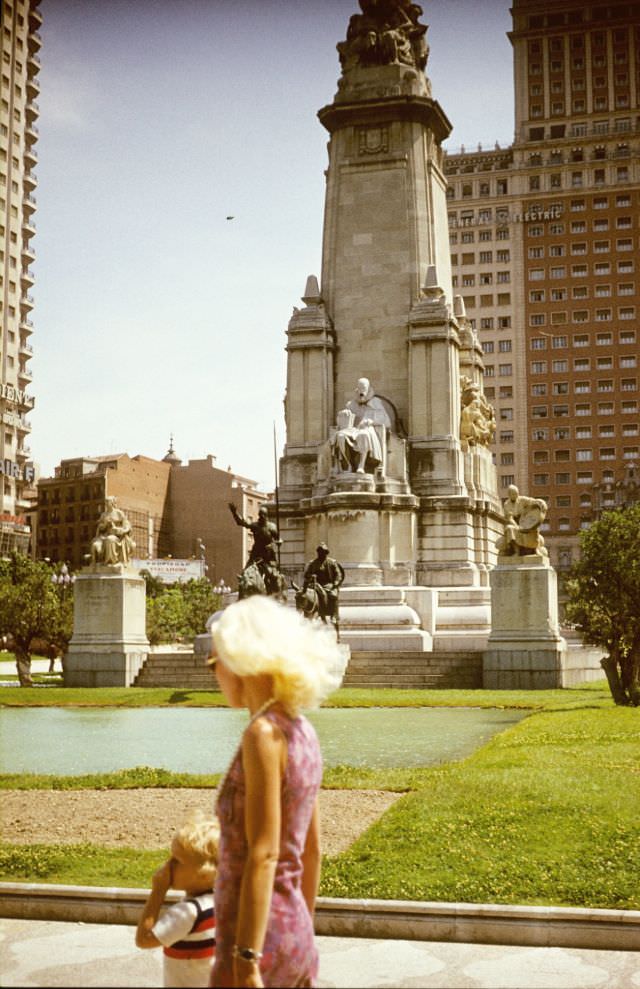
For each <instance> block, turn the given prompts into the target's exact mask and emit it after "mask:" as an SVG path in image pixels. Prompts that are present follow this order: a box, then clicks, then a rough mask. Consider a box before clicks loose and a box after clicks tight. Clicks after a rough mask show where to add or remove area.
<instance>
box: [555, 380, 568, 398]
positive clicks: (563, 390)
mask: <svg viewBox="0 0 640 989" xmlns="http://www.w3.org/2000/svg"><path fill="white" fill-rule="evenodd" d="M553 394H554V395H568V394H569V382H568V381H554V383H553Z"/></svg>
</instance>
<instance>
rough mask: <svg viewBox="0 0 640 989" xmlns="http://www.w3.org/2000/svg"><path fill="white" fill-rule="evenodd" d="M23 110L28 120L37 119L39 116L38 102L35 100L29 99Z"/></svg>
mask: <svg viewBox="0 0 640 989" xmlns="http://www.w3.org/2000/svg"><path fill="white" fill-rule="evenodd" d="M24 112H25V116H26V117H27V119H28V120H37V119H38V117H39V116H40V104H39V103H38V102H37V100H29V102H28V103H27V104H26V105H25V108H24Z"/></svg>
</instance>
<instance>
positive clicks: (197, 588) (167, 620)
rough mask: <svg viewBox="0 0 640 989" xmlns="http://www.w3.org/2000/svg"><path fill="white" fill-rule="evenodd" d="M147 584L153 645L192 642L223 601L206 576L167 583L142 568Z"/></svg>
mask: <svg viewBox="0 0 640 989" xmlns="http://www.w3.org/2000/svg"><path fill="white" fill-rule="evenodd" d="M142 575H143V577H144V579H145V581H146V584H147V638H148V639H149V642H150V643H151V645H158V644H159V643H161V642H184V641H191V640H192V639H193V638H194V637H195V636H196V635H199V634H200V633H201V632H204V631H205V630H206V621H207V618H208V617H209V615H210V614H211V613H212V612H214V611H215V610H216V609H217V608H218V607H219V603H220V598H219V595H217V594H216V593H215V592H214V590H213V588H212V586H211V584H210V583H209V581H208V580H206V579H205V578H201V579H200V580H189V581H186V582H185V583H183V584H171V585H168V584H163V583H162V581H159V580H157V578H154V577H152V576H151V574H149V573H148V571H144V570H143V571H142Z"/></svg>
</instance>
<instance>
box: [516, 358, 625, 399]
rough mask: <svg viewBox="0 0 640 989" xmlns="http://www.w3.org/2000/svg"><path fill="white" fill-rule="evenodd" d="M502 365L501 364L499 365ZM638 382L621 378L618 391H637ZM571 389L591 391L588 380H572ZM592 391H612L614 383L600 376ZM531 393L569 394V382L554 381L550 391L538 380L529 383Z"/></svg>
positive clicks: (584, 391) (582, 391) (536, 394)
mask: <svg viewBox="0 0 640 989" xmlns="http://www.w3.org/2000/svg"><path fill="white" fill-rule="evenodd" d="M501 366H502V365H501ZM637 390H638V382H637V379H636V378H623V379H622V380H621V382H620V391H637ZM573 391H574V394H576V395H586V394H588V393H589V392H590V391H591V382H590V381H574V382H573ZM594 391H599V392H613V391H614V384H613V380H612V379H611V378H602V379H601V380H599V381H597V382H596V385H595V388H594ZM531 394H532V395H533V396H534V397H541V396H543V395H547V394H551V395H568V394H569V382H568V381H554V382H553V384H552V385H551V391H550V392H549V391H548V385H547V383H546V381H540V382H538V383H537V384H535V385H531Z"/></svg>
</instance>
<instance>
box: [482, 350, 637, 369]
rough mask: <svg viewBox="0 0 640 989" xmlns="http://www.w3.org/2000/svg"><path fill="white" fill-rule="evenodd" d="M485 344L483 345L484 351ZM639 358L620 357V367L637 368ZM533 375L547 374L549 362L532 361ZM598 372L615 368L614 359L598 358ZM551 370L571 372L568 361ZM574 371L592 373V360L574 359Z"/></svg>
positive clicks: (554, 362)
mask: <svg viewBox="0 0 640 989" xmlns="http://www.w3.org/2000/svg"><path fill="white" fill-rule="evenodd" d="M484 348H485V344H483V345H482V349H483V350H484ZM491 350H492V351H493V343H491ZM637 363H638V358H637V357H636V356H635V354H634V355H631V356H629V357H619V358H618V366H619V367H620V368H630V367H637ZM529 367H530V370H531V373H532V374H547V372H548V370H549V367H548V363H547V361H531V364H530V365H529ZM595 367H596V370H598V371H608V370H611V369H612V368H613V357H598V358H597V360H596V362H595ZM551 370H552V371H553V372H554V373H556V374H557V373H560V374H561V373H563V372H565V371H568V370H569V361H568V360H559V361H551ZM573 370H574V371H590V370H591V359H590V358H589V357H574V359H573Z"/></svg>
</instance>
